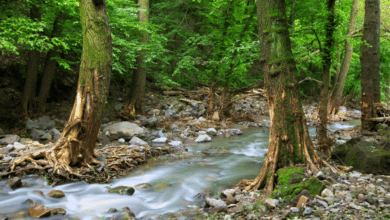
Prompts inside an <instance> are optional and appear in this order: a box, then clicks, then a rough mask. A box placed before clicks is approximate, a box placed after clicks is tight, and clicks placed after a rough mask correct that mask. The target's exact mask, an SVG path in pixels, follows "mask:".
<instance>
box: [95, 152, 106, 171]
mask: <svg viewBox="0 0 390 220" xmlns="http://www.w3.org/2000/svg"><path fill="white" fill-rule="evenodd" d="M96 159H97V160H98V161H100V162H103V163H107V160H106V156H104V154H99V156H98V157H97V158H96ZM102 168H103V167H102Z"/></svg>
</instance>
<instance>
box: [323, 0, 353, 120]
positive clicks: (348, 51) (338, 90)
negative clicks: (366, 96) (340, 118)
mask: <svg viewBox="0 0 390 220" xmlns="http://www.w3.org/2000/svg"><path fill="white" fill-rule="evenodd" d="M358 10H359V0H353V2H352V8H351V16H350V19H349V25H348V35H350V34H351V33H353V32H354V31H355V28H356V20H357V16H358ZM352 53H353V45H352V44H350V43H349V42H348V40H346V41H345V53H344V58H343V63H342V64H341V68H340V72H339V74H337V75H338V77H337V79H336V80H335V81H334V86H333V87H334V88H333V93H332V97H331V104H330V108H331V109H330V112H331V114H337V113H338V111H339V108H340V105H341V103H342V96H343V90H344V84H345V80H346V78H347V74H348V70H349V66H350V64H351V59H352Z"/></svg>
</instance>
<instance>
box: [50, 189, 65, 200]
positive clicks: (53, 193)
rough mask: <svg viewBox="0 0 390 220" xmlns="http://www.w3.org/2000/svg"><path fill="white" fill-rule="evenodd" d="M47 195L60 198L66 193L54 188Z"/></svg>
mask: <svg viewBox="0 0 390 220" xmlns="http://www.w3.org/2000/svg"><path fill="white" fill-rule="evenodd" d="M46 196H49V197H53V198H56V199H59V198H62V197H64V196H65V194H64V192H62V191H61V190H53V191H50V192H49V193H48V194H46Z"/></svg>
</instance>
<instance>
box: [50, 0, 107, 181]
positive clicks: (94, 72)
mask: <svg viewBox="0 0 390 220" xmlns="http://www.w3.org/2000/svg"><path fill="white" fill-rule="evenodd" d="M80 18H81V25H82V30H83V53H82V56H81V65H80V76H79V81H78V87H77V95H76V100H75V103H74V105H73V110H72V113H71V115H70V118H69V120H68V124H67V125H66V127H65V128H64V131H63V133H62V136H61V138H60V139H59V140H58V141H57V142H56V143H55V144H54V148H53V150H52V151H50V152H48V153H47V155H46V156H47V158H48V159H49V162H50V164H51V165H52V166H53V167H54V169H53V172H55V173H57V174H60V175H65V176H66V175H67V173H70V174H74V172H73V170H72V169H71V168H70V166H71V165H76V164H82V165H87V164H89V163H91V162H95V163H98V161H97V160H96V159H94V157H93V156H94V148H95V144H96V139H97V135H98V131H99V128H100V125H101V121H102V117H103V110H104V106H105V104H106V100H107V95H108V88H109V85H110V77H111V71H112V38H111V31H110V27H109V25H108V19H107V10H106V2H105V1H98V0H80Z"/></svg>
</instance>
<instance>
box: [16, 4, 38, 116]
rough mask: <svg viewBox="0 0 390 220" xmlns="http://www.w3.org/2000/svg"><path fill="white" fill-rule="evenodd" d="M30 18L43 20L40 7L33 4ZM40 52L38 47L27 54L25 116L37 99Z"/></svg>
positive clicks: (23, 113)
mask: <svg viewBox="0 0 390 220" xmlns="http://www.w3.org/2000/svg"><path fill="white" fill-rule="evenodd" d="M30 18H31V19H32V20H37V21H40V20H41V14H40V12H39V8H38V7H36V6H34V5H33V6H32V8H31V10H30ZM39 59H40V52H39V51H38V50H36V49H34V50H30V51H29V52H28V55H27V77H26V81H25V83H24V89H23V95H22V100H21V111H22V112H21V113H22V115H23V116H24V117H28V109H29V104H30V105H32V104H33V103H32V102H34V101H35V100H34V99H35V92H36V91H35V90H36V84H37V79H38V70H39Z"/></svg>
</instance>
